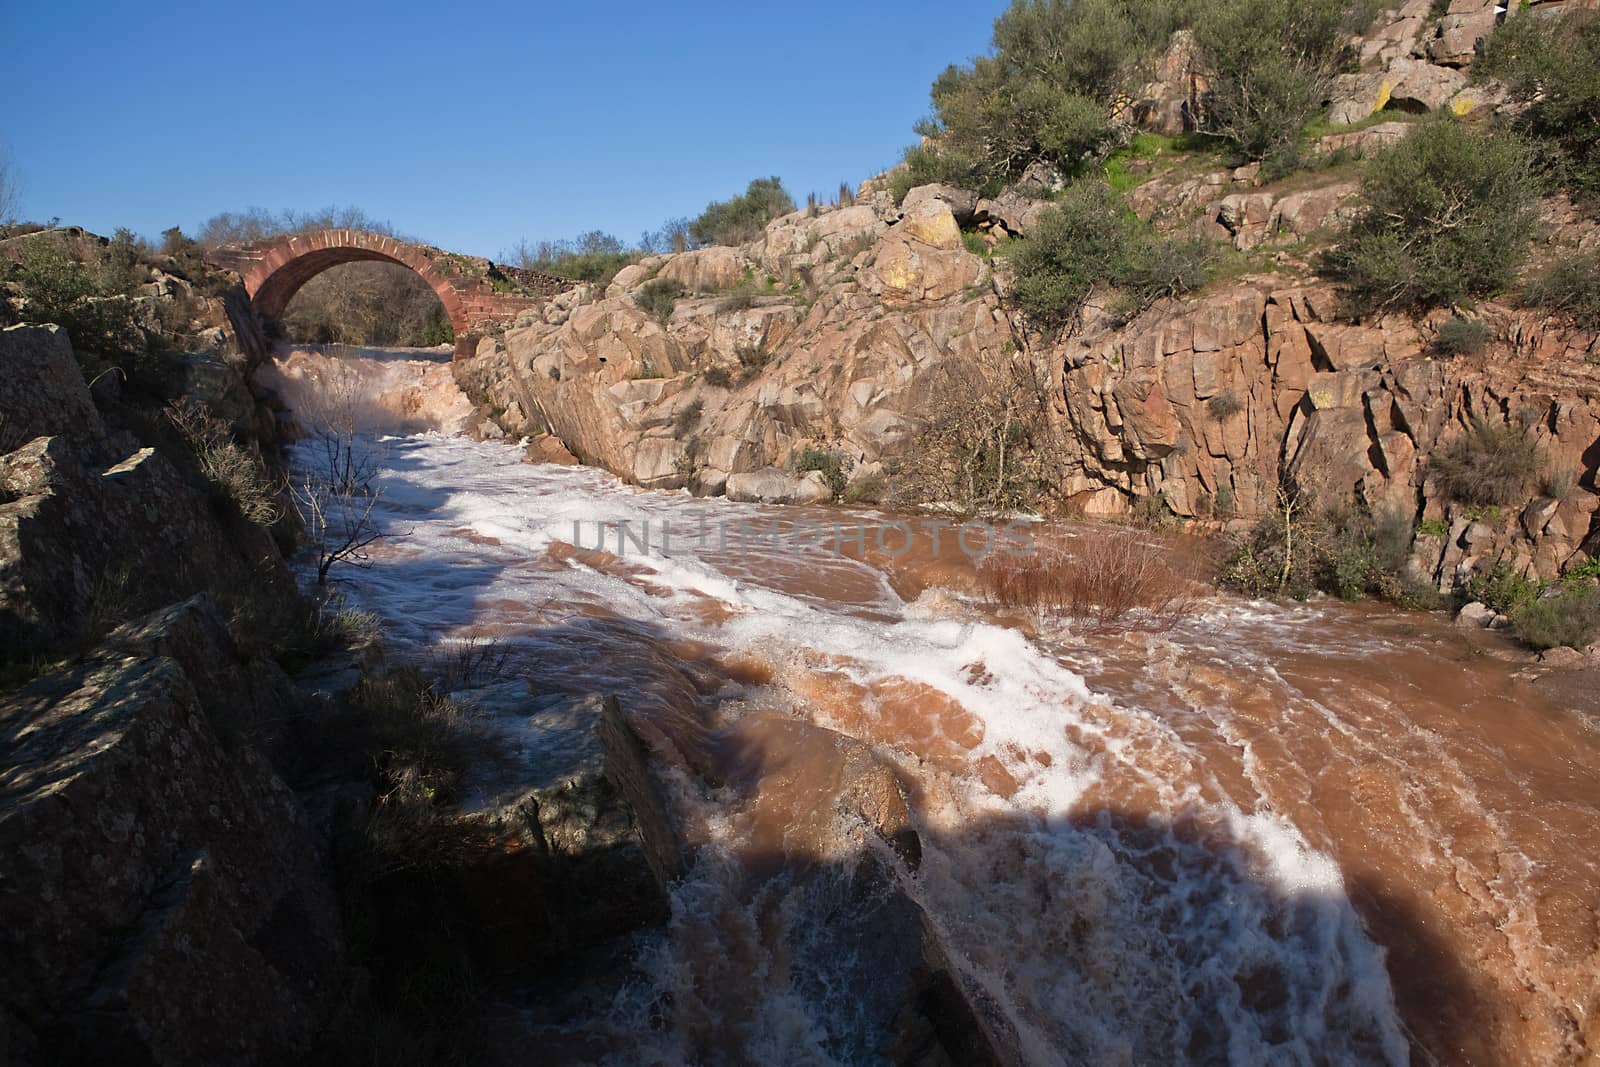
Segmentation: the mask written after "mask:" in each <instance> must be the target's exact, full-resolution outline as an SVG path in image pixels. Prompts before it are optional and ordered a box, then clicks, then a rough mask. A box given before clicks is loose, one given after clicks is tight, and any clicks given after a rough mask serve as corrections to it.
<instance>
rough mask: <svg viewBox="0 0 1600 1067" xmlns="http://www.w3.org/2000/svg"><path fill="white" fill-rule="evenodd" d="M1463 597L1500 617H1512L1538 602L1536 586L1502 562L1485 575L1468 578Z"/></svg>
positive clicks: (1482, 573)
mask: <svg viewBox="0 0 1600 1067" xmlns="http://www.w3.org/2000/svg"><path fill="white" fill-rule="evenodd" d="M1462 592H1463V593H1464V594H1465V595H1466V598H1467V599H1468V600H1469V601H1470V600H1476V601H1478V602H1479V603H1482V604H1484V605H1485V606H1487V607H1490V608H1493V609H1494V610H1495V611H1496V612H1498V613H1499V614H1501V615H1514V614H1515V613H1516V612H1517V611H1519V610H1521V609H1522V608H1523V607H1524V606H1526V605H1528V604H1531V603H1533V602H1534V601H1535V600H1537V599H1539V592H1540V586H1539V583H1538V582H1536V581H1534V580H1533V579H1531V578H1524V577H1523V576H1522V575H1521V574H1518V573H1517V572H1516V571H1514V570H1512V569H1511V567H1510V565H1509V564H1507V563H1506V562H1505V561H1504V560H1496V561H1495V565H1494V566H1493V567H1491V568H1489V570H1488V571H1487V572H1478V573H1475V574H1473V575H1472V576H1471V577H1469V578H1468V579H1467V580H1466V582H1465V583H1464V584H1463V586H1462Z"/></svg>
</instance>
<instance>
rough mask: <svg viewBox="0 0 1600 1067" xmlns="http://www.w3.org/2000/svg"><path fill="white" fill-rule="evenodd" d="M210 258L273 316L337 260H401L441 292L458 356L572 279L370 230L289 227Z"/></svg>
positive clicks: (258, 307) (262, 310) (259, 307)
mask: <svg viewBox="0 0 1600 1067" xmlns="http://www.w3.org/2000/svg"><path fill="white" fill-rule="evenodd" d="M206 258H207V259H208V260H209V261H210V262H211V263H212V265H213V266H218V267H223V268H226V269H229V270H234V271H237V272H238V273H239V275H240V277H241V279H242V280H243V283H244V290H245V293H246V295H248V296H249V298H250V302H251V304H252V305H253V306H254V308H255V310H256V312H257V314H258V315H260V316H261V317H262V318H265V319H277V318H280V317H282V315H283V313H284V311H285V309H287V308H288V306H289V301H290V300H292V299H293V298H294V295H295V294H296V293H297V292H299V291H300V288H301V286H303V285H305V284H306V283H307V282H308V281H310V280H311V279H312V278H315V277H316V276H317V275H319V274H321V273H322V272H323V271H325V270H327V269H328V268H330V267H336V266H339V265H340V264H342V263H360V262H372V261H377V262H387V263H398V264H400V265H401V266H403V267H407V268H409V269H410V270H411V271H413V272H414V273H416V274H417V275H418V276H420V277H421V278H422V280H423V281H425V282H427V283H428V287H429V288H431V289H432V290H433V291H434V293H435V294H436V295H437V296H438V297H439V302H440V303H441V304H443V305H444V311H445V314H446V315H447V316H448V317H449V319H450V325H451V327H452V328H453V329H454V330H455V335H456V354H457V356H458V357H461V356H463V355H470V354H471V353H472V351H473V350H474V348H475V347H476V344H477V338H478V335H479V334H480V333H481V332H482V331H484V330H485V329H490V328H493V327H495V326H503V325H507V324H509V323H510V322H511V320H512V319H514V318H516V316H517V315H518V314H519V313H520V312H522V311H525V310H526V309H528V308H530V307H533V306H535V305H537V304H539V303H541V302H542V301H543V300H544V299H546V298H548V297H549V296H551V295H553V294H554V293H556V292H559V291H560V290H562V289H565V288H567V287H568V286H569V285H570V284H571V283H569V282H567V281H565V280H563V279H560V278H555V277H552V276H550V275H545V274H539V273H538V272H536V271H523V270H514V269H511V268H505V267H498V266H496V265H495V264H494V263H492V262H490V261H489V260H487V259H482V258H479V257H476V256H463V255H458V254H456V253H452V252H446V251H444V250H443V249H439V248H432V247H430V246H427V245H416V244H411V243H409V242H407V241H401V240H399V239H397V238H394V237H389V236H386V235H384V234H379V233H369V232H367V231H364V230H319V231H317V232H314V233H303V234H288V235H285V236H283V237H278V238H274V239H273V240H270V241H266V242H263V243H261V244H256V245H247V246H240V247H232V248H223V249H218V250H216V251H215V252H212V253H210V254H209V255H208V256H207V257H206Z"/></svg>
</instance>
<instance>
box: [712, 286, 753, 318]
mask: <svg viewBox="0 0 1600 1067" xmlns="http://www.w3.org/2000/svg"><path fill="white" fill-rule="evenodd" d="M755 306H756V294H755V291H754V290H752V289H738V290H735V291H734V292H731V293H729V294H728V295H727V296H725V297H723V298H722V299H721V300H718V301H717V310H718V311H719V312H721V313H723V314H727V313H728V312H732V311H748V310H749V309H751V308H753V307H755Z"/></svg>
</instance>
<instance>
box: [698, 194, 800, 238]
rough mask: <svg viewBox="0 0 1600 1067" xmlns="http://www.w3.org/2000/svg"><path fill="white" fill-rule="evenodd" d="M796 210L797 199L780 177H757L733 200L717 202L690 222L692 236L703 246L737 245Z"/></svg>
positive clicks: (758, 234) (757, 235) (757, 234)
mask: <svg viewBox="0 0 1600 1067" xmlns="http://www.w3.org/2000/svg"><path fill="white" fill-rule="evenodd" d="M794 209H795V208H794V199H793V198H792V197H790V196H789V193H788V192H787V191H786V190H785V189H784V187H783V182H782V181H780V180H779V179H778V178H776V177H772V178H757V179H755V180H754V181H752V182H751V183H750V185H749V187H748V188H746V189H745V191H744V192H743V193H742V194H741V195H739V196H736V197H733V198H732V199H730V200H721V201H714V202H712V203H711V204H708V205H707V206H706V209H705V211H704V212H702V213H701V215H700V217H699V218H697V219H695V220H694V221H693V222H691V223H689V235H690V236H691V237H692V238H693V239H694V240H695V241H696V242H698V243H699V244H705V245H737V244H743V243H744V242H746V241H753V240H755V239H756V238H757V237H760V236H761V231H762V230H764V229H765V228H766V225H767V223H769V222H771V221H772V220H773V219H775V218H777V217H778V216H780V215H787V214H789V213H790V212H791V211H793V210H794Z"/></svg>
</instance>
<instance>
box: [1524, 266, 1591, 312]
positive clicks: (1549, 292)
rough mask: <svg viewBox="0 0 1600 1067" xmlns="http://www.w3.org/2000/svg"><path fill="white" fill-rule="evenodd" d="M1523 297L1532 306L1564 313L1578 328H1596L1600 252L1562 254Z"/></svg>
mask: <svg viewBox="0 0 1600 1067" xmlns="http://www.w3.org/2000/svg"><path fill="white" fill-rule="evenodd" d="M1523 296H1524V299H1526V301H1527V302H1528V303H1530V304H1533V305H1534V306H1536V307H1542V308H1548V309H1549V310H1551V311H1554V312H1556V313H1558V314H1562V315H1565V316H1567V317H1568V318H1570V319H1571V320H1572V321H1573V322H1574V323H1575V324H1576V325H1577V326H1578V327H1579V328H1581V329H1585V330H1600V252H1572V253H1570V254H1568V255H1566V256H1563V257H1562V258H1560V259H1559V260H1557V261H1556V262H1555V264H1554V265H1553V266H1551V267H1550V269H1549V270H1547V271H1546V272H1545V273H1544V274H1543V275H1541V276H1540V277H1539V278H1537V279H1536V280H1535V281H1533V282H1532V283H1531V284H1530V285H1529V286H1528V288H1527V290H1526V291H1525V292H1524V294H1523Z"/></svg>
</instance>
